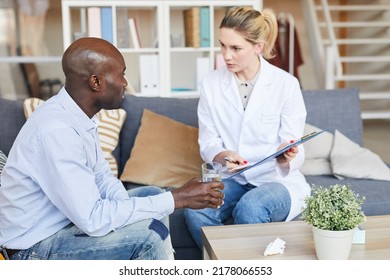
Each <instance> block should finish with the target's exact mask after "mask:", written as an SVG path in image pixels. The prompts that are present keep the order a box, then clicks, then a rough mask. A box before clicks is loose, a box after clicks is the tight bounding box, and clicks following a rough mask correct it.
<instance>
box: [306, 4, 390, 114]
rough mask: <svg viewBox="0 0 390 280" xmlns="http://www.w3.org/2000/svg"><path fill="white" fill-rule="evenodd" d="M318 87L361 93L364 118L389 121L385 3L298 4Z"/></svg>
mask: <svg viewBox="0 0 390 280" xmlns="http://www.w3.org/2000/svg"><path fill="white" fill-rule="evenodd" d="M302 5H303V9H304V17H305V22H306V26H307V28H308V36H309V40H310V45H311V49H312V56H313V61H316V67H315V69H316V77H317V81H318V84H319V85H320V86H321V87H323V88H327V89H333V88H343V87H356V88H359V89H360V99H361V101H362V102H361V108H362V118H363V119H390V0H372V1H369V0H353V1H351V0H350V1H348V0H333V1H332V0H329V1H328V0H302Z"/></svg>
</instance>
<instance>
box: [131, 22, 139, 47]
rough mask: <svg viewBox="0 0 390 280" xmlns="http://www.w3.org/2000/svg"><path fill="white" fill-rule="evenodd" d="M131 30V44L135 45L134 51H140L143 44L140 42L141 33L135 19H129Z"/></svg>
mask: <svg viewBox="0 0 390 280" xmlns="http://www.w3.org/2000/svg"><path fill="white" fill-rule="evenodd" d="M129 29H130V37H131V42H132V43H133V48H134V49H139V48H140V47H141V42H140V40H139V33H138V28H137V23H136V20H135V18H129Z"/></svg>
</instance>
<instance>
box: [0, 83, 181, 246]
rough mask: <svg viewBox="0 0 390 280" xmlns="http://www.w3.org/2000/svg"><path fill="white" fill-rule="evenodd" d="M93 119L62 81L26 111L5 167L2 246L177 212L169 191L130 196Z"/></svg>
mask: <svg viewBox="0 0 390 280" xmlns="http://www.w3.org/2000/svg"><path fill="white" fill-rule="evenodd" d="M96 122H97V121H96V120H95V119H90V118H88V116H87V115H86V114H85V113H84V112H83V111H82V110H81V109H80V107H79V106H78V105H77V104H76V103H75V102H74V101H73V99H72V98H71V97H70V96H69V94H68V93H67V92H66V90H65V89H64V88H63V89H61V91H60V92H59V93H58V95H56V96H55V97H52V98H51V99H50V100H48V101H46V102H45V103H44V104H43V105H41V106H40V107H39V108H38V109H37V110H36V111H35V112H34V113H33V114H32V115H31V116H30V117H29V119H28V120H27V122H26V124H25V125H24V126H23V128H22V129H21V131H20V133H19V135H18V136H17V138H16V140H15V142H14V145H13V147H12V149H11V151H10V153H9V157H8V160H7V163H6V166H5V167H4V170H3V172H2V177H1V187H0V245H1V246H4V247H6V248H11V249H26V248H29V247H31V246H32V245H33V244H35V243H37V242H39V241H41V240H43V239H45V238H46V237H48V236H51V235H52V234H54V233H56V232H57V231H59V230H60V229H62V228H63V227H65V226H66V225H68V224H70V223H74V224H75V225H76V226H77V227H79V228H80V229H81V230H82V231H84V232H85V233H86V234H88V235H91V236H103V235H105V234H107V233H109V232H110V231H113V230H116V229H118V228H121V227H123V226H125V225H128V224H131V223H134V222H137V221H139V220H143V219H147V218H156V219H161V218H162V217H164V216H166V215H168V214H170V213H172V212H173V210H174V201H173V197H172V194H171V192H165V193H162V194H159V195H156V196H151V197H144V198H140V197H130V198H129V196H128V194H127V192H126V190H125V188H124V186H123V184H122V183H121V181H120V180H118V179H117V178H116V177H115V176H113V174H112V172H111V169H110V167H109V165H108V163H107V161H106V160H105V159H104V157H103V154H102V152H101V148H100V144H99V140H98V135H97V123H96Z"/></svg>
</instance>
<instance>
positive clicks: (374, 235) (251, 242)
mask: <svg viewBox="0 0 390 280" xmlns="http://www.w3.org/2000/svg"><path fill="white" fill-rule="evenodd" d="M364 225H365V236H366V238H365V244H354V245H352V250H351V254H350V257H349V259H351V260H380V259H382V260H390V215H384V216H369V217H367V221H366V222H365V224H364ZM277 237H279V238H281V239H283V240H284V241H286V248H285V250H284V254H280V255H273V256H264V255H263V253H264V250H265V248H266V247H267V245H268V244H269V243H270V242H272V241H274V240H275V239H276V238H277ZM202 239H203V258H204V259H214V260H217V259H220V260H240V259H244V260H250V259H267V260H286V259H291V260H316V259H317V256H316V254H315V250H314V243H313V238H312V232H311V226H310V225H308V224H306V223H305V222H303V221H291V222H280V223H267V224H254V225H227V226H215V227H204V228H202Z"/></svg>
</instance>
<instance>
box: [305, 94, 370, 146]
mask: <svg viewBox="0 0 390 280" xmlns="http://www.w3.org/2000/svg"><path fill="white" fill-rule="evenodd" d="M302 94H303V98H304V101H305V104H306V110H307V118H306V122H307V123H309V124H311V125H314V126H316V127H319V128H321V129H324V130H327V131H329V132H334V131H335V130H336V129H338V130H339V131H340V132H342V133H343V134H344V135H345V136H347V137H348V138H349V139H351V140H352V141H354V142H355V143H357V144H359V145H360V146H362V145H363V123H362V119H361V112H360V99H359V90H358V89H355V88H350V89H332V90H304V91H303V92H302Z"/></svg>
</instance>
